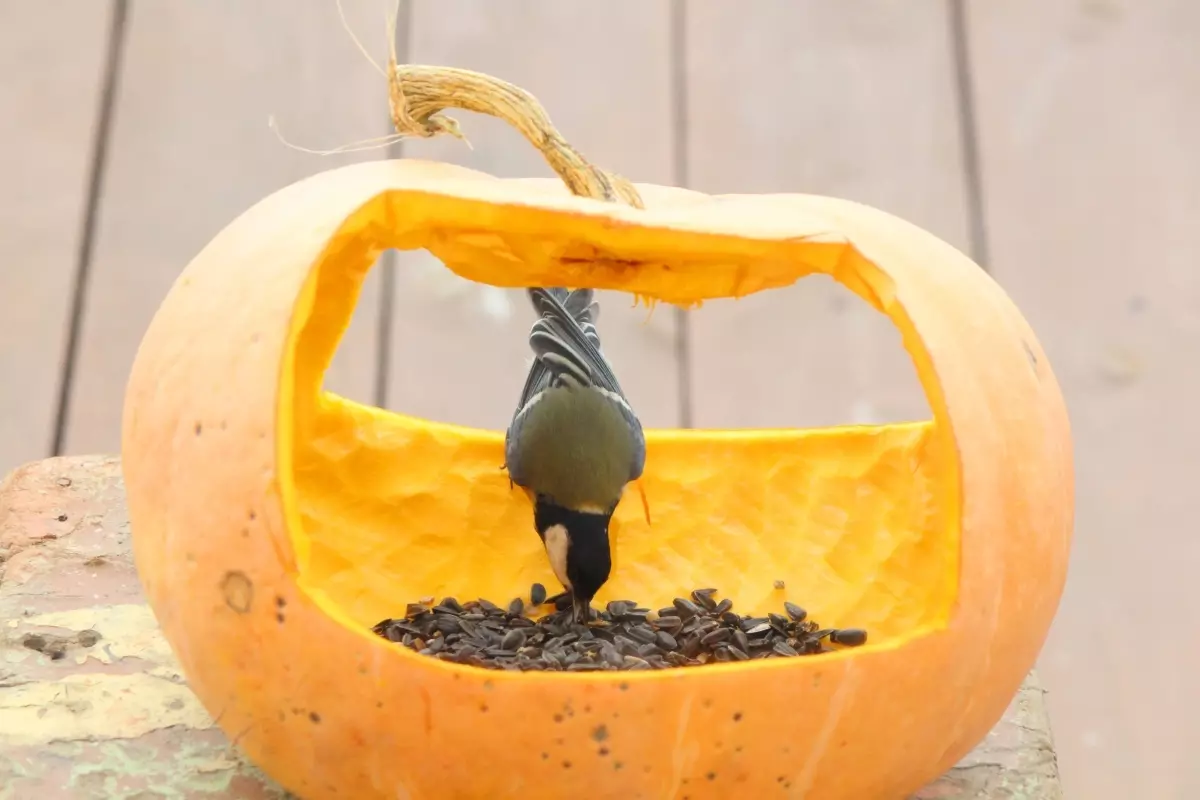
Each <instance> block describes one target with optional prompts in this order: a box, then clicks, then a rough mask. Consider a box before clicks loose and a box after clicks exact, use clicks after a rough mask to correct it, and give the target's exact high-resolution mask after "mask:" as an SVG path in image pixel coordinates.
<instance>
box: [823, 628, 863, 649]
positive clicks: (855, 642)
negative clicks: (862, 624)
mask: <svg viewBox="0 0 1200 800" xmlns="http://www.w3.org/2000/svg"><path fill="white" fill-rule="evenodd" d="M829 641H831V642H833V643H834V644H844V645H846V646H847V647H858V646H859V645H862V644H866V641H867V632H866V631H864V630H863V629H862V628H842V629H841V630H836V631H833V632H832V633H830V634H829Z"/></svg>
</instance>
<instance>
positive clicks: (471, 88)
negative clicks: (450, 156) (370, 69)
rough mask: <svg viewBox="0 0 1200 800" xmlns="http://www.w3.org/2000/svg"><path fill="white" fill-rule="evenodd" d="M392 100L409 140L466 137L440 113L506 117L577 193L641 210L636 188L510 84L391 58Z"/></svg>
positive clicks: (395, 116) (398, 127) (400, 129)
mask: <svg viewBox="0 0 1200 800" xmlns="http://www.w3.org/2000/svg"><path fill="white" fill-rule="evenodd" d="M387 71H388V100H389V103H390V105H391V110H392V124H393V125H395V126H396V132H397V133H399V134H401V135H404V136H420V137H422V138H431V137H433V136H437V135H439V134H450V135H451V136H454V137H456V138H458V139H464V140H465V137H464V136H463V134H462V131H461V130H460V129H459V127H458V122H457V120H454V119H452V118H450V117H447V116H446V115H445V114H442V113H440V112H441V111H442V110H444V109H447V108H461V109H463V110H464V111H474V112H476V113H479V114H487V115H489V116H493V117H496V118H498V119H502V120H504V121H505V122H507V123H508V124H509V125H512V126H513V127H514V128H516V129H517V130H518V131H519V132H520V133H521V135H522V136H524V137H525V138H526V139H528V140H529V142H530V144H532V145H533V146H534V147H536V148H537V149H538V150H539V151H541V153H542V155H543V156H544V157H545V159H546V161H547V162H548V163H549V164H550V167H551V168H552V169H553V170H554V172H555V173H556V174H557V175H558V176H559V177H560V178H562V179H563V182H564V183H565V184H567V188H568V189H570V190H571V193H572V194H575V195H579V196H581V197H591V198H595V199H597V200H607V201H610V202H615V201H618V200H619V201H622V202H624V203H627V204H629V205H631V206H633V207H634V208H642V207H643V206H642V198H641V196H640V195H639V194H638V192H637V190H636V189H635V188H633V184H631V183H630V182H629V181H627V180H625V179H624V178H622V177H621V176H619V175H616V174H614V173H610V172H605V171H604V170H602V169H600V168H598V167H595V166H592V165H591V164H589V163H588V162H587V160H586V159H585V158H584V157H583V156H582V155H580V154H579V151H577V150H576V149H575V148H573V147H572V146H571V145H570V144H569V143H568V142H567V140H566V139H564V138H563V137H562V134H560V133H559V132H558V130H557V129H556V128H555V127H554V125H553V123H551V122H550V117H549V116H548V115H547V114H546V111H545V109H543V108H542V105H541V103H539V102H538V101H537V99H536V98H535V97H534V96H533V95H531V94H530V93H529V92H527V91H525V90H524V89H521V88H519V87H517V86H513V85H512V84H511V83H508V82H506V81H502V80H500V79H499V78H494V77H492V76H491V75H484V74H482V73H479V72H472V71H470V70H465V69H455V68H453V67H429V66H418V65H413V64H403V65H398V64H397V63H396V59H395V58H394V57H393V58H390V59H389V60H388V70H387Z"/></svg>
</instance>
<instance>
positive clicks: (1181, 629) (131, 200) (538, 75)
mask: <svg viewBox="0 0 1200 800" xmlns="http://www.w3.org/2000/svg"><path fill="white" fill-rule="evenodd" d="M390 5H391V4H390V3H385V2H382V0H343V6H344V9H345V16H346V19H347V20H348V22H349V24H350V26H351V27H352V28H353V30H354V31H355V32H356V33H357V34H358V35H359V37H361V38H362V40H363V42H364V44H365V46H366V49H367V50H368V52H370V53H371V55H372V56H373V57H374V58H375V59H376V60H378V61H380V62H382V61H383V59H385V58H386V54H387V48H388V42H387V31H386V26H385V23H384V14H385V10H386V8H387V7H389V6H390ZM396 46H397V49H398V55H399V58H400V60H401V61H402V62H403V61H409V62H416V63H429V64H443V65H450V66H458V67H466V68H471V69H476V70H481V71H485V72H489V73H492V74H495V75H497V76H499V77H501V78H504V79H507V80H509V81H512V82H514V83H516V84H518V85H520V86H522V87H524V88H526V89H528V90H530V91H531V92H533V93H534V94H535V95H536V96H537V97H538V98H539V99H540V100H541V101H542V103H543V104H544V105H545V106H546V108H547V109H548V110H549V112H550V114H551V116H552V118H553V119H554V121H555V123H556V124H557V126H558V127H559V129H560V130H561V131H562V133H563V134H564V135H565V136H566V137H567V139H569V140H570V141H571V142H572V143H574V144H575V145H576V146H577V147H578V148H579V149H580V150H581V151H582V152H583V153H584V154H585V155H586V156H587V157H588V158H590V159H591V160H592V161H594V162H595V163H596V164H598V165H601V166H603V167H605V168H608V169H613V170H616V171H618V172H620V173H621V174H623V175H625V176H627V177H629V178H631V179H633V180H635V181H643V182H652V183H666V184H678V185H683V186H687V187H691V188H694V189H699V190H702V191H706V192H739V193H748V192H808V193H818V194H832V195H838V196H842V197H847V198H851V199H854V200H858V201H862V202H865V203H869V204H872V205H875V206H879V207H881V208H883V209H886V210H888V211H890V212H893V213H895V214H898V215H900V216H902V217H905V218H907V219H909V220H911V221H913V222H915V223H917V224H919V225H922V226H924V227H925V228H927V229H929V230H931V231H933V232H934V233H936V234H938V235H939V236H941V237H942V238H944V239H946V240H947V241H949V242H950V243H952V244H954V245H955V246H957V247H959V248H961V249H962V250H964V251H966V252H968V253H970V254H972V255H973V256H974V257H975V259H976V260H977V261H978V262H979V263H980V264H981V265H982V268H984V269H986V270H988V271H989V272H990V273H991V274H992V275H993V276H994V277H995V279H996V280H997V281H998V282H999V283H1000V284H1001V285H1003V286H1004V287H1005V288H1006V290H1007V291H1008V292H1009V293H1010V294H1011V295H1012V296H1013V298H1014V299H1015V300H1016V302H1017V304H1018V305H1019V306H1020V307H1021V308H1022V310H1023V311H1024V313H1025V314H1026V316H1027V317H1028V318H1029V319H1030V321H1031V323H1032V324H1033V326H1034V329H1035V330H1036V331H1037V333H1038V335H1039V337H1040V339H1041V341H1042V343H1043V345H1044V346H1045V348H1046V349H1047V351H1048V353H1049V354H1050V357H1051V359H1052V365H1053V368H1054V369H1055V371H1056V373H1057V375H1058V378H1059V380H1060V382H1061V383H1062V385H1063V389H1064V391H1065V393H1066V396H1067V400H1068V404H1069V407H1070V411H1071V415H1072V425H1073V434H1074V437H1075V443H1076V459H1077V461H1076V469H1077V484H1078V485H1077V492H1078V496H1077V516H1076V519H1077V525H1076V539H1075V545H1074V553H1073V562H1072V568H1071V573H1070V578H1069V583H1068V587H1067V592H1066V596H1065V598H1064V600H1063V603H1062V607H1061V610H1060V613H1059V616H1058V619H1057V621H1056V623H1055V626H1054V629H1053V631H1052V634H1051V637H1050V640H1049V641H1048V643H1047V644H1046V647H1045V650H1044V652H1043V655H1042V658H1041V661H1040V669H1041V672H1042V676H1043V680H1044V682H1045V684H1046V685H1047V687H1048V689H1049V692H1050V693H1049V703H1050V711H1051V716H1052V721H1053V724H1054V730H1055V737H1056V740H1057V744H1058V754H1059V758H1060V761H1061V765H1062V770H1063V777H1064V781H1065V784H1066V789H1067V794H1068V796H1069V797H1073V798H1076V797H1077V798H1089V800H1108V799H1109V798H1122V800H1123V799H1124V798H1134V797H1138V798H1143V797H1144V798H1151V799H1152V800H1160V799H1163V800H1165V799H1167V798H1172V799H1173V798H1189V799H1190V798H1197V797H1200V765H1198V764H1197V762H1195V761H1193V760H1192V759H1193V758H1194V754H1195V750H1196V745H1197V743H1198V742H1200V722H1198V721H1197V714H1198V713H1200V681H1198V680H1197V677H1196V676H1198V675H1200V625H1198V623H1200V585H1198V584H1197V579H1196V576H1197V574H1198V573H1200V527H1198V526H1197V523H1196V521H1195V520H1196V517H1195V508H1196V499H1195V498H1196V494H1195V493H1196V487H1195V483H1196V480H1197V476H1198V475H1200V471H1198V469H1197V468H1198V466H1200V457H1198V456H1197V453H1196V449H1197V446H1198V445H1200V414H1197V413H1196V409H1197V406H1198V404H1200V368H1198V367H1200V264H1198V263H1197V262H1198V259H1200V240H1198V238H1197V234H1196V219H1197V218H1198V216H1200V3H1196V2H1195V0H1142V1H1141V2H1133V1H1132V0H1008V2H1003V3H998V2H985V0H903V1H902V0H854V1H853V2H833V0H827V1H826V2H817V1H816V0H811V1H810V0H803V1H802V0H756V1H755V2H752V3H751V2H747V3H723V2H718V0H688V1H685V0H678V1H676V2H667V1H666V0H607V2H604V3H587V2H582V1H581V0H580V1H578V2H576V1H567V0H554V1H553V2H552V1H551V0H542V1H541V2H537V1H536V0H509V1H508V2H504V3H498V2H485V0H475V1H472V0H437V1H436V2H434V0H411V1H410V2H402V3H401V5H400V23H399V27H398V34H397V40H396ZM452 115H453V116H456V117H457V118H458V119H459V120H460V121H461V122H462V126H463V129H464V130H465V132H466V134H467V136H468V137H469V139H470V141H471V144H472V145H473V149H471V148H468V147H467V146H465V145H464V144H462V143H461V142H458V141H455V140H437V141H427V140H417V141H405V142H403V143H402V144H400V145H393V146H391V147H389V148H385V149H376V150H371V151H366V152H359V153H354V154H350V155H336V156H321V155H316V154H309V153H304V152H301V151H299V150H297V149H295V148H293V147H289V146H287V145H285V144H284V143H283V142H282V141H281V139H280V135H277V133H276V132H275V131H274V130H272V128H271V127H270V126H269V125H268V119H269V118H271V117H274V119H275V120H276V121H277V123H278V129H279V132H280V134H281V135H282V136H283V137H284V138H286V139H287V140H288V141H289V142H292V143H293V144H295V145H299V146H302V147H305V148H310V149H316V150H321V149H328V148H333V147H337V146H342V145H347V144H351V143H354V142H358V141H361V140H364V139H369V138H371V137H377V136H382V135H385V134H387V133H389V132H390V127H389V123H388V113H387V99H386V91H385V85H384V81H383V78H382V77H381V75H380V74H379V73H378V72H377V71H376V70H375V68H373V67H372V66H371V64H370V63H369V62H368V61H367V59H366V58H365V57H364V55H363V54H362V53H361V52H360V51H359V50H358V49H357V48H356V46H355V45H354V43H353V41H352V39H351V37H350V36H349V35H348V34H347V32H346V31H345V30H344V28H343V27H342V24H341V21H340V20H339V14H338V9H337V6H336V4H335V3H334V1H333V0H255V1H254V2H246V1H245V0H203V1H201V0H194V1H193V2H182V0H180V1H179V2H170V3H168V2H151V0H127V1H126V2H120V1H118V0H88V2H81V0H74V2H71V1H69V0H40V1H39V2H37V3H30V2H21V0H0V189H2V191H0V473H3V472H7V471H8V470H9V469H11V468H13V467H15V466H17V465H18V464H20V463H22V462H24V461H28V460H32V459H37V458H42V457H45V456H49V455H52V454H81V453H90V452H97V451H115V450H117V449H118V447H119V425H120V408H121V400H122V392H123V388H124V382H125V378H126V375H127V372H128V369H129V366H130V364H131V362H132V359H133V355H134V352H135V350H136V348H137V344H138V341H139V339H140V337H141V335H142V332H143V331H144V329H145V327H146V325H147V324H148V322H149V320H150V317H151V315H152V314H153V313H154V311H155V309H156V307H157V306H158V304H159V302H160V301H161V299H162V298H163V296H164V295H165V293H166V292H167V290H168V289H169V287H170V286H171V284H172V282H173V280H174V279H175V277H176V275H177V274H178V273H179V271H180V270H181V269H182V268H183V266H184V265H185V264H186V263H187V262H188V261H189V260H190V259H191V258H192V256H193V255H195V253H196V252H197V251H199V250H200V248H202V247H203V246H204V244H205V243H206V242H207V241H208V240H209V239H210V238H211V237H212V236H213V235H214V234H216V233H217V231H218V230H220V229H221V228H222V227H223V226H224V225H226V224H227V223H228V222H229V221H231V220H232V219H233V218H234V217H235V216H237V215H238V214H240V213H241V212H242V211H243V210H245V209H246V208H247V207H248V206H250V205H252V204H253V203H255V202H256V201H257V200H259V199H260V198H261V197H263V196H264V195H266V194H268V193H270V192H272V191H274V190H275V189H278V188H280V187H282V186H284V185H285V184H287V183H290V182H292V181H294V180H297V179H299V178H302V177H304V176H306V175H310V174H312V173H314V172H318V171H321V170H325V169H329V168H331V167H334V166H337V165H340V164H344V163H348V162H349V161H351V160H362V159H375V158H386V157H397V156H401V155H403V156H406V157H417V158H429V159H438V160H448V161H453V162H458V163H462V164H465V165H468V166H471V167H474V168H476V169H480V170H484V171H487V172H491V173H494V174H497V175H501V176H524V175H550V174H551V173H550V172H549V170H548V168H547V167H546V166H545V165H544V164H543V163H542V161H541V159H540V157H539V156H538V154H537V153H536V152H535V151H534V150H533V148H532V147H530V146H529V145H528V144H526V143H525V142H524V141H523V140H521V139H520V138H519V137H518V135H517V134H515V133H514V132H512V131H511V130H508V129H507V128H505V127H504V126H503V125H502V124H500V123H498V122H496V121H494V120H490V119H484V118H480V117H476V116H474V115H471V114H467V113H465V112H464V113H459V112H455V113H453V114H452ZM230 302H231V303H236V302H238V301H237V298H230ZM531 320H532V312H531V311H530V309H529V308H528V307H527V302H526V300H525V298H524V297H523V296H522V295H521V294H520V293H513V292H510V291H504V290H499V289H494V288H490V287H486V286H478V285H473V284H470V283H468V282H466V281H464V280H462V279H459V278H457V277H455V276H454V275H452V274H451V273H450V272H449V271H447V270H445V269H443V268H442V267H441V266H440V265H439V264H438V263H437V262H435V261H433V260H432V259H431V258H430V257H429V256H427V255H425V254H421V253H406V254H395V253H388V254H386V255H385V257H384V258H383V259H382V260H381V263H380V268H378V269H376V270H375V271H374V272H373V273H372V276H371V279H370V281H369V285H368V287H367V290H366V292H365V294H364V296H363V299H362V303H361V305H360V308H359V311H358V315H357V317H356V319H355V322H354V324H353V326H352V328H351V330H350V332H349V333H348V335H347V337H346V339H345V341H344V343H343V346H342V349H341V351H340V353H339V356H338V361H337V363H336V365H335V368H334V370H333V371H332V373H331V374H330V375H329V378H328V384H329V385H330V387H331V388H332V389H333V390H335V391H337V392H339V393H341V394H344V395H347V396H349V397H352V398H354V399H356V400H361V401H365V402H370V403H374V404H378V405H382V406H386V407H390V408H394V409H402V410H405V411H407V412H410V413H415V414H420V415H424V416H430V417H434V418H437V419H442V420H447V421H453V422H460V423H467V424H472V425H483V426H488V427H497V428H499V427H503V426H504V425H506V424H507V422H508V419H509V415H510V414H511V412H512V407H513V404H514V403H515V401H516V397H517V395H518V393H519V391H520V388H521V384H522V382H523V380H524V369H525V364H526V361H527V358H528V351H527V347H526V344H525V334H526V332H527V330H528V325H529V323H530V321H531ZM214 324H219V321H216V320H214ZM600 332H601V335H602V336H603V337H604V341H605V345H606V349H607V350H608V352H609V355H610V357H611V358H612V359H613V361H614V362H615V363H616V364H617V365H618V367H619V373H620V375H621V379H622V382H623V383H624V384H625V386H626V387H627V389H628V391H629V394H630V395H631V396H632V399H633V401H634V403H635V406H636V407H637V408H638V409H639V411H640V413H641V415H642V418H643V421H644V422H645V423H646V424H647V425H648V426H653V427H663V426H689V425H690V426H696V427H713V426H732V427H742V426H775V425H781V426H814V425H828V424H836V423H847V422H881V421H891V420H903V419H916V418H926V417H928V416H929V410H928V408H927V405H926V402H925V399H924V397H923V395H922V393H921V390H920V388H919V386H918V384H917V381H916V378H915V374H914V371H913V368H912V366H911V364H910V362H909V359H908V357H907V355H906V354H905V352H904V351H903V349H902V347H901V345H900V342H899V336H898V335H897V334H896V332H895V331H894V330H893V329H892V328H891V326H890V324H889V323H888V321H887V320H886V318H883V317H882V316H880V315H878V314H876V313H875V312H874V311H873V310H871V309H869V308H868V307H867V306H866V305H865V304H863V303H861V302H860V301H859V300H858V299H857V298H855V297H853V296H852V295H851V294H850V293H849V292H847V291H845V290H842V289H841V288H840V287H838V286H836V285H833V284H832V283H830V282H828V281H823V280H822V279H818V278H811V279H806V280H804V281H802V282H800V283H799V284H797V285H796V286H794V287H791V288H789V289H787V290H781V291H775V292H769V293H764V294H761V295H757V296H752V297H749V298H746V299H743V300H741V301H737V302H733V301H728V302H714V303H710V304H707V305H706V306H704V308H702V309H701V310H699V311H696V312H689V313H683V312H679V311H676V310H675V309H672V308H670V307H660V308H658V309H656V310H655V311H654V313H653V314H652V315H651V314H648V313H647V311H646V309H645V308H644V307H639V308H633V307H632V306H631V300H630V298H628V297H627V296H621V295H615V296H606V297H604V298H603V311H602V314H601V319H600ZM460 351H461V352H460ZM463 352H466V353H470V354H471V355H470V356H464V355H463V354H462V353H463ZM464 362H465V363H464ZM1189 519H1190V520H1191V521H1190V522H1189V521H1188V520H1189Z"/></svg>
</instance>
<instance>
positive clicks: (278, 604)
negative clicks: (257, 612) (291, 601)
mask: <svg viewBox="0 0 1200 800" xmlns="http://www.w3.org/2000/svg"><path fill="white" fill-rule="evenodd" d="M275 605H276V607H278V608H284V607H285V606H286V605H287V600H284V599H283V597H282V596H280V595H275Z"/></svg>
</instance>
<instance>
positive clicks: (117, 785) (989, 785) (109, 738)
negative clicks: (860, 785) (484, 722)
mask: <svg viewBox="0 0 1200 800" xmlns="http://www.w3.org/2000/svg"><path fill="white" fill-rule="evenodd" d="M32 797H37V798H43V800H54V799H55V798H86V799H88V800H90V798H97V799H99V798H105V800H107V799H108V798H129V800H151V798H168V797H169V798H205V797H213V798H215V797H221V798H231V799H232V800H265V799H266V798H285V797H290V795H289V794H288V793H286V792H285V791H284V790H282V789H281V788H279V787H278V786H277V785H275V784H274V783H273V782H272V781H271V780H270V779H269V778H267V777H266V776H265V775H263V774H262V773H261V772H260V771H259V770H258V769H256V768H255V767H254V766H253V765H252V764H250V763H249V762H248V761H246V760H245V759H244V758H242V757H241V756H240V754H239V753H238V751H237V749H236V747H234V746H233V745H232V744H231V743H230V742H229V740H228V739H227V738H226V737H225V735H224V734H223V733H222V732H221V730H220V729H219V728H217V727H216V725H215V723H214V722H213V720H212V719H211V717H210V716H209V715H208V713H207V712H206V711H205V710H204V709H203V708H202V707H201V705H200V703H199V702H198V701H197V700H196V698H195V696H194V695H192V693H191V692H190V691H189V690H188V688H187V684H186V682H185V681H184V678H183V676H182V675H181V674H180V672H179V668H178V665H177V664H176V662H175V659H174V657H173V655H172V654H171V650H170V648H169V647H168V646H167V643H166V642H165V640H164V639H163V638H162V636H161V635H160V634H159V632H158V627H157V625H156V623H155V621H154V616H153V615H152V614H151V612H150V609H149V608H148V607H147V606H146V604H145V599H144V597H143V596H142V591H141V586H140V584H139V582H138V579H137V574H136V572H135V570H134V566H133V558H132V554H131V551H130V536H129V519H128V515H127V513H126V509H125V496H124V490H123V487H122V484H121V476H120V461H119V459H117V458H116V457H111V456H85V457H76V458H56V459H48V460H46V461H40V462H36V463H33V464H28V465H26V466H23V467H21V468H19V469H17V470H16V471H15V472H13V473H12V474H11V475H9V476H8V478H6V479H5V480H4V482H3V483H0V798H32ZM1061 798H1062V790H1061V788H1060V784H1059V779H1058V764H1057V761H1056V759H1055V755H1054V746H1053V740H1052V738H1051V735H1050V724H1049V720H1048V719H1047V717H1046V711H1045V704H1044V701H1043V692H1042V689H1041V688H1040V687H1039V685H1038V683H1037V679H1036V675H1030V676H1029V678H1028V679H1027V680H1026V681H1025V684H1024V685H1023V686H1022V687H1021V690H1020V692H1019V693H1018V694H1017V696H1016V697H1015V698H1014V699H1013V702H1012V704H1011V705H1010V706H1009V709H1008V711H1007V712H1006V714H1005V716H1004V718H1003V719H1002V720H1001V721H1000V723H999V724H998V725H997V726H996V728H995V729H994V730H993V731H992V732H991V733H990V734H989V735H988V737H987V739H985V740H984V742H982V743H981V744H980V746H979V747H978V748H976V750H975V751H974V752H972V753H971V754H970V755H969V756H967V758H965V759H963V761H962V763H960V764H959V765H958V766H956V767H955V768H954V769H952V770H951V771H950V772H949V773H947V774H946V775H945V776H943V777H942V778H941V779H940V780H938V781H936V782H934V783H933V784H930V785H929V786H927V787H925V788H924V789H922V790H921V791H920V792H918V793H917V795H916V796H915V800H1061Z"/></svg>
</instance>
